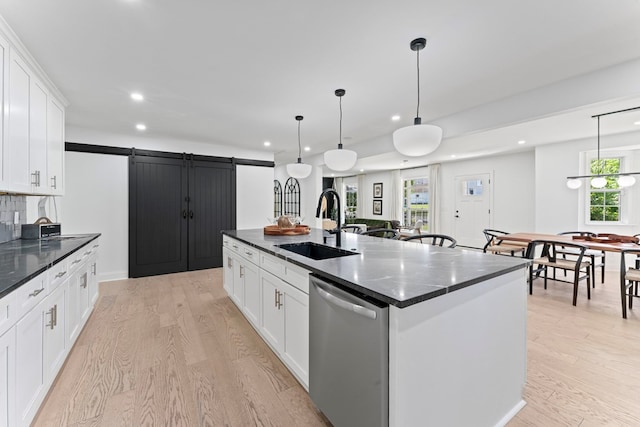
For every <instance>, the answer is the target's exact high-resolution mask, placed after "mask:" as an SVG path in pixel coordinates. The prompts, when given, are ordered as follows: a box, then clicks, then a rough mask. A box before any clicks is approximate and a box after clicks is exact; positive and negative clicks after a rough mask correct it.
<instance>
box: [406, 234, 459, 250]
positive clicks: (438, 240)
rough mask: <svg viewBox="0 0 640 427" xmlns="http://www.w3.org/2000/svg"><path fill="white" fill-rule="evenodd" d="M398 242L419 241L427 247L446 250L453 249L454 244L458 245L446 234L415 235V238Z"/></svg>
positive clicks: (411, 237)
mask: <svg viewBox="0 0 640 427" xmlns="http://www.w3.org/2000/svg"><path fill="white" fill-rule="evenodd" d="M400 240H404V241H420V243H424V244H427V245H433V246H443V247H447V248H455V247H456V244H457V243H458V242H456V239H454V238H453V237H451V236H447V235H446V234H416V235H415V236H407V237H403V238H401V239H400ZM445 242H446V246H445Z"/></svg>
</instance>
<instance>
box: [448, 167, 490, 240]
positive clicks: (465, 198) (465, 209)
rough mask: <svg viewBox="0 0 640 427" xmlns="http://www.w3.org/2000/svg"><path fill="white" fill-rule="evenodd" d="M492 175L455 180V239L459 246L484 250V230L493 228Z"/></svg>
mask: <svg viewBox="0 0 640 427" xmlns="http://www.w3.org/2000/svg"><path fill="white" fill-rule="evenodd" d="M491 186H492V184H491V174H490V173H483V174H477V175H462V176H457V177H456V178H455V209H454V214H453V215H454V222H455V235H454V236H453V237H455V239H456V240H457V241H458V245H459V246H471V247H474V248H482V247H483V246H484V244H485V243H486V240H485V238H484V234H483V233H482V230H484V229H485V228H491V224H492V223H493V221H492V213H491Z"/></svg>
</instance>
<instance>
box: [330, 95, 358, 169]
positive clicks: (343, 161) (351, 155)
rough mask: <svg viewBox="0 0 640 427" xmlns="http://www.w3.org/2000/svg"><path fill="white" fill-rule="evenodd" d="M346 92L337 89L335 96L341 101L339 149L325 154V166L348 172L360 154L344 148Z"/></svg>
mask: <svg viewBox="0 0 640 427" xmlns="http://www.w3.org/2000/svg"><path fill="white" fill-rule="evenodd" d="M345 93H346V91H345V90H344V89H336V91H335V94H336V96H337V97H338V99H339V100H340V133H339V139H338V148H337V149H336V150H329V151H327V152H325V153H324V164H325V165H327V167H328V168H329V169H332V170H334V171H339V172H342V171H346V170H349V169H351V168H352V167H354V166H355V165H356V161H357V160H358V154H357V153H356V152H355V151H353V150H345V149H344V148H342V97H343V96H344V94H345Z"/></svg>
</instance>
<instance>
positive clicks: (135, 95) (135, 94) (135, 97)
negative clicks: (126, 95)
mask: <svg viewBox="0 0 640 427" xmlns="http://www.w3.org/2000/svg"><path fill="white" fill-rule="evenodd" d="M131 99H133V100H134V101H144V96H142V94H141V93H138V92H133V93H132V94H131Z"/></svg>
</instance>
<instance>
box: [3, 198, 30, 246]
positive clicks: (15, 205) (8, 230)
mask: <svg viewBox="0 0 640 427" xmlns="http://www.w3.org/2000/svg"><path fill="white" fill-rule="evenodd" d="M16 212H18V216H19V220H18V223H17V224H16V223H14V220H15V215H16ZM26 219H27V196H14V195H2V196H0V243H3V242H8V241H9V240H15V239H19V238H20V231H21V229H20V225H21V224H26Z"/></svg>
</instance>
